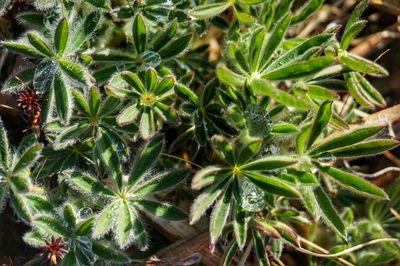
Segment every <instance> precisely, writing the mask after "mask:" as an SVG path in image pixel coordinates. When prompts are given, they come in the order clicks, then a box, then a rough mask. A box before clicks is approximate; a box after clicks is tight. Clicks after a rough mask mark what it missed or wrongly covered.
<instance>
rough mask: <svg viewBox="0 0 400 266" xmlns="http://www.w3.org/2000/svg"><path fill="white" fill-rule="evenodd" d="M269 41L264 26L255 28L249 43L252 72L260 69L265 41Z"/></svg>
mask: <svg viewBox="0 0 400 266" xmlns="http://www.w3.org/2000/svg"><path fill="white" fill-rule="evenodd" d="M267 41H268V35H267V34H266V31H265V30H264V28H263V27H259V28H257V29H255V30H254V32H253V33H252V35H251V38H250V43H249V63H250V67H251V70H252V72H255V71H258V70H259V67H260V61H261V58H262V53H263V50H262V48H263V47H264V46H265V43H267Z"/></svg>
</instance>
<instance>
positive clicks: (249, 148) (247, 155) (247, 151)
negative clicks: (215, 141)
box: [238, 139, 263, 165]
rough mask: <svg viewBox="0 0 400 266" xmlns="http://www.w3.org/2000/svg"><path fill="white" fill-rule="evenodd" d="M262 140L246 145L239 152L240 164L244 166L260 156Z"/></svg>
mask: <svg viewBox="0 0 400 266" xmlns="http://www.w3.org/2000/svg"><path fill="white" fill-rule="evenodd" d="M262 142H263V141H262V139H254V140H251V141H249V142H248V143H246V144H245V145H244V146H243V148H242V149H241V150H240V152H239V156H238V164H239V165H242V164H244V163H246V162H247V161H249V160H250V159H251V158H253V157H254V156H255V155H257V154H258V152H259V150H260V149H261V146H262Z"/></svg>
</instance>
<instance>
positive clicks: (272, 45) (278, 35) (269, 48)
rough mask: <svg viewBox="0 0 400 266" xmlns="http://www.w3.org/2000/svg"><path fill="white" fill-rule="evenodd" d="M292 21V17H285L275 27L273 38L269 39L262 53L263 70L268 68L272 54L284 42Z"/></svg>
mask: <svg viewBox="0 0 400 266" xmlns="http://www.w3.org/2000/svg"><path fill="white" fill-rule="evenodd" d="M291 19H292V17H291V16H290V15H287V16H285V17H283V18H282V19H281V20H280V21H279V22H278V24H277V25H276V26H275V28H274V30H273V31H272V33H271V36H270V37H269V40H268V43H267V44H266V45H265V49H263V51H262V57H261V58H260V59H261V61H260V64H261V69H265V68H266V67H267V66H268V63H269V61H270V58H271V56H272V54H273V53H274V52H275V50H276V48H277V47H278V46H279V45H280V43H281V42H282V40H283V37H284V35H285V32H286V29H287V28H288V26H289V24H290V21H291Z"/></svg>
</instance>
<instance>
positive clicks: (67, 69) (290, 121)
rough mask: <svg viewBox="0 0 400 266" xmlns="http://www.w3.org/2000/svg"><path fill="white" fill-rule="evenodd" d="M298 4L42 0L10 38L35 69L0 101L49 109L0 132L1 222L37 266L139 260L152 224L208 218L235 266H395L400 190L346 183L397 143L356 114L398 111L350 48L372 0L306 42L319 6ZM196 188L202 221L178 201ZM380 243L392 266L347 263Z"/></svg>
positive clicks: (318, 0) (379, 70)
mask: <svg viewBox="0 0 400 266" xmlns="http://www.w3.org/2000/svg"><path fill="white" fill-rule="evenodd" d="M3 2H4V1H3ZM3 2H2V3H3ZM295 2H296V1H291V0H278V1H272V0H261V1H260V0H226V1H212V0H210V1H208V0H194V1H190V0H171V1H160V0H147V1H137V0H126V1H108V0H87V1H83V0H74V1H69V0H67V1H61V0H57V1H46V0H35V1H32V3H33V4H34V5H33V6H34V7H35V10H32V11H28V12H23V13H21V14H19V15H18V18H19V20H20V21H21V22H23V25H25V26H26V27H27V28H28V31H27V32H26V33H24V34H22V36H21V37H20V38H19V39H18V40H5V41H2V42H1V46H2V47H3V48H4V49H8V50H9V51H11V52H15V53H18V54H20V55H21V56H23V57H24V58H25V57H26V58H27V60H29V62H30V64H29V65H30V67H29V68H26V69H22V71H19V72H18V73H16V74H15V75H14V76H12V77H10V78H9V79H8V80H7V81H6V82H5V83H4V85H3V87H2V88H1V92H2V93H11V94H16V95H21V94H23V93H24V91H25V90H27V89H28V88H29V89H32V88H33V89H34V90H35V91H36V92H37V93H30V94H28V93H25V94H23V95H24V96H23V97H20V99H23V100H24V101H27V102H34V103H35V108H36V109H35V111H38V112H40V111H41V116H40V118H39V117H36V116H35V117H36V119H38V120H37V121H35V123H31V124H30V125H33V126H31V127H28V128H27V129H26V130H24V131H23V132H24V133H23V134H25V135H26V136H24V138H23V139H22V141H20V142H19V144H17V143H15V142H18V140H19V139H20V138H19V137H18V136H15V137H14V136H13V137H12V138H9V137H8V136H7V133H6V127H8V125H7V124H4V123H0V209H1V210H3V209H4V207H6V205H7V204H9V205H10V206H11V209H12V211H13V212H14V214H15V217H16V218H17V219H18V220H19V221H20V222H23V223H25V224H26V225H27V226H28V227H29V228H30V229H29V231H28V232H26V233H25V235H24V236H23V240H24V241H25V243H26V244H28V245H29V246H31V247H32V248H36V249H40V250H41V251H40V252H37V254H40V255H38V256H36V257H34V258H32V260H31V261H30V262H28V264H27V265H41V264H43V263H45V264H49V265H103V264H105V263H111V264H127V265H128V264H131V263H132V262H138V261H137V259H136V258H137V257H140V256H136V255H137V254H145V253H143V252H144V251H146V250H147V251H149V250H152V249H149V247H150V246H151V244H152V241H151V240H152V237H153V235H152V233H153V231H154V230H157V228H151V227H152V226H153V224H154V223H149V224H150V225H148V221H151V220H153V221H154V219H156V220H158V219H167V220H171V221H174V222H177V223H188V224H191V225H194V224H196V223H197V222H199V220H205V221H206V223H207V224H208V227H209V232H210V249H211V251H215V249H217V248H219V247H220V246H221V245H222V246H224V257H223V258H222V260H221V263H223V264H224V265H233V264H234V263H235V262H239V264H240V265H245V263H246V260H250V259H252V258H253V260H254V261H255V262H256V263H258V264H259V265H281V264H280V263H282V262H281V261H280V259H281V256H282V254H284V253H285V248H286V247H288V246H290V247H291V248H292V250H293V249H294V250H296V251H298V252H303V253H306V254H308V255H310V258H309V261H310V263H315V264H310V265H317V263H318V262H321V263H323V265H334V263H338V262H339V263H342V264H345V265H352V263H354V264H357V265H361V264H363V265H364V264H365V263H366V261H368V258H371V259H373V261H374V263H375V264H373V263H372V264H371V263H370V264H368V265H378V264H379V265H381V264H383V263H386V262H394V263H396V262H397V263H399V261H400V259H399V258H400V253H399V242H398V240H396V238H398V237H399V234H398V233H396V229H398V219H399V210H398V206H397V205H398V204H397V203H398V198H399V193H398V191H399V189H398V188H399V186H398V184H397V185H396V186H394V187H393V188H391V189H390V191H389V192H388V193H386V192H385V191H386V189H385V188H381V187H378V186H376V185H374V184H373V183H371V182H369V181H368V180H365V178H364V176H363V175H360V174H358V173H357V172H354V171H350V170H349V169H345V165H346V163H347V162H348V160H351V159H355V158H364V157H366V156H376V155H379V154H381V153H383V152H386V151H388V150H391V149H393V148H395V147H396V146H397V145H398V144H399V142H398V141H397V140H395V139H394V138H390V137H388V134H387V132H388V128H389V129H391V124H390V122H389V120H385V121H383V120H382V121H379V122H376V123H372V124H371V123H370V124H364V123H363V122H362V119H361V118H360V117H359V114H360V113H362V114H363V118H365V116H367V115H368V112H372V111H373V110H374V109H376V108H384V107H385V106H386V102H385V99H384V98H383V96H382V95H381V94H380V93H379V90H378V89H376V88H374V87H373V85H372V83H371V82H370V81H369V76H374V77H380V76H387V75H388V72H387V71H386V70H385V69H384V68H383V67H382V66H380V65H379V64H378V63H376V62H375V61H371V60H369V59H366V58H362V57H359V56H357V55H354V54H352V53H351V52H349V51H348V48H349V47H350V45H351V42H352V40H353V39H354V38H355V36H356V35H357V34H358V33H359V32H360V31H361V30H362V29H363V28H364V26H365V25H366V21H365V20H362V19H361V16H362V12H363V10H364V9H365V8H366V7H367V4H368V1H367V0H362V1H359V3H358V5H356V6H355V8H354V10H353V12H352V14H351V15H350V17H349V18H348V20H347V23H346V25H345V26H344V27H343V29H341V26H340V25H332V24H331V25H328V26H327V27H326V29H325V30H323V31H320V32H318V33H316V34H312V35H310V36H308V37H297V36H296V35H295V34H294V33H295V32H296V31H295V30H294V29H295V28H296V27H297V26H298V25H300V24H302V23H307V21H308V19H310V18H311V17H312V16H313V15H314V14H315V13H316V12H318V10H319V9H320V7H321V6H322V5H323V2H324V1H322V0H308V1H301V2H305V3H304V4H303V5H302V6H301V7H300V8H297V9H295V8H294V5H293V4H294V3H295ZM7 4H10V3H9V2H7V1H6V2H4V3H3V4H2V5H4V6H2V7H1V8H3V10H2V12H5V10H6V8H7V6H6V5H7ZM31 28H33V29H34V30H33V29H31ZM212 34H216V35H217V36H218V37H216V38H214V36H213V35H212ZM210 38H214V39H213V40H214V41H216V42H217V43H218V45H219V50H218V53H217V57H216V58H217V59H215V58H214V60H211V59H210V60H208V58H209V56H210V58H211V53H212V49H211V45H210V49H209V50H207V47H208V46H207V45H206V46H204V43H207V41H209V40H210ZM210 43H211V41H210ZM21 106H22V105H21ZM23 106H25V105H23ZM23 106H22V107H23ZM22 109H23V108H22ZM21 112H23V110H21ZM34 129H37V130H34ZM30 131H32V132H30ZM28 133H29V135H28ZM14 146H15V148H14ZM177 186H178V187H179V188H177ZM183 190H185V191H189V192H190V197H188V198H190V199H194V200H193V202H190V204H189V205H191V208H184V207H183V208H182V209H180V208H178V207H177V206H174V204H172V203H171V202H173V201H174V199H175V198H178V197H179V195H178V194H179V191H183ZM348 195H350V196H348ZM355 195H360V196H362V197H355ZM345 196H348V198H347V199H346V200H347V202H349V201H350V202H351V203H354V204H356V203H359V202H361V203H362V204H363V205H365V206H367V209H368V214H367V217H364V218H361V219H357V220H356V219H355V218H354V216H355V215H356V213H357V215H360V214H359V212H356V210H355V208H354V206H353V205H351V206H353V208H352V207H345V208H344V207H343V205H341V202H343V201H344V200H343V197H345ZM368 198H370V199H368ZM371 198H372V199H371ZM182 200H183V201H185V200H186V201H188V199H185V198H180V201H182ZM367 200H368V201H369V204H368V205H367V204H366V201H367ZM396 204H397V205H396ZM180 205H182V204H180ZM183 205H184V204H183ZM349 205H350V204H349ZM365 206H364V207H365ZM207 214H210V215H207ZM396 219H397V220H396ZM320 221H322V222H323V223H321V222H320ZM299 228H303V229H304V228H307V230H308V231H312V232H313V233H312V234H309V235H307V234H305V233H304V231H305V230H298V229H299ZM316 228H320V229H319V230H326V231H327V232H326V234H329V237H327V238H330V239H331V241H330V242H329V244H330V245H331V247H332V246H333V248H332V250H330V251H326V250H325V249H323V248H322V247H318V245H317V244H316V243H313V242H312V241H313V240H314V239H315V238H316V237H315V234H317V233H318V232H319V231H317V229H316ZM331 229H332V230H331ZM357 230H360V231H361V230H365V233H364V232H362V233H360V232H358V231H357ZM302 231H303V232H302ZM161 232H162V230H161ZM313 234H314V235H313ZM371 238H372V239H374V238H384V239H383V240H382V239H378V240H372V242H371V243H373V244H374V243H383V242H384V241H387V243H383V244H381V246H379V250H381V251H387V252H388V253H387V254H388V255H387V256H383V255H382V256H381V255H379V254H377V253H376V252H373V251H370V252H369V253H368V254H367V255H365V254H358V253H357V254H351V256H350V255H349V252H347V251H348V250H350V251H352V250H358V249H359V246H356V247H353V246H355V245H358V244H362V243H363V242H365V241H368V240H371ZM396 241H397V242H396ZM310 243H311V244H310ZM366 245H369V244H366ZM364 246H365V245H362V247H364ZM312 247H314V248H312ZM315 247H318V248H317V249H316V248H315ZM352 247H353V248H352ZM311 248H312V249H311ZM321 250H322V251H323V252H321ZM317 252H321V253H317ZM340 252H342V253H340ZM329 253H333V254H329ZM146 254H147V255H148V256H149V254H148V253H146ZM250 254H254V256H250ZM318 257H324V258H323V259H320V260H321V261H318V259H317V258H318ZM134 258H135V259H134ZM335 265H336V264H335ZM365 265H366V264H365Z"/></svg>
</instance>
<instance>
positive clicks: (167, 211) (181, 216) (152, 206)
mask: <svg viewBox="0 0 400 266" xmlns="http://www.w3.org/2000/svg"><path fill="white" fill-rule="evenodd" d="M135 203H136V204H138V205H139V207H140V208H142V209H143V210H144V211H145V212H148V213H151V214H153V215H155V216H157V217H158V218H162V219H167V220H171V221H181V220H185V219H186V218H187V215H186V214H185V213H184V212H182V211H181V210H179V209H178V208H176V207H174V206H172V205H171V204H168V203H161V202H156V201H150V200H135Z"/></svg>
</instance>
